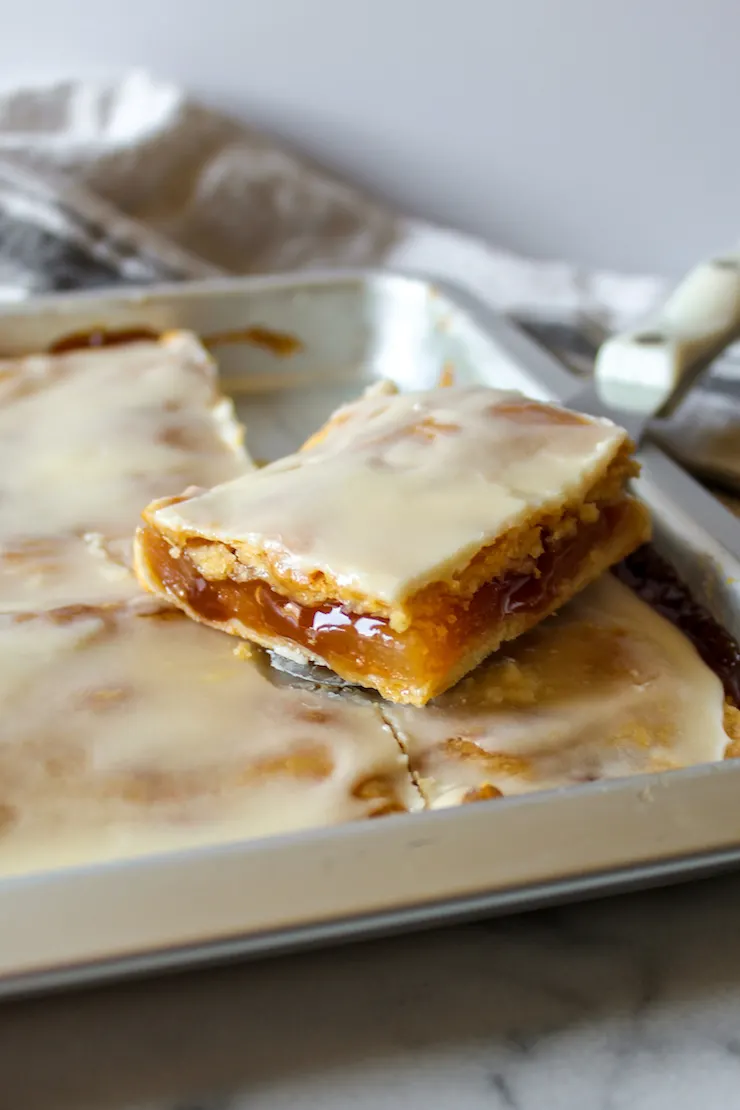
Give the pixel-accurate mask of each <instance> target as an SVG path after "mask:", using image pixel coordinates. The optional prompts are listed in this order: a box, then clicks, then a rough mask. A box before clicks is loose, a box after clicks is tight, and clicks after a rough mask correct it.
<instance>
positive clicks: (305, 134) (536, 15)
mask: <svg viewBox="0 0 740 1110" xmlns="http://www.w3.org/2000/svg"><path fill="white" fill-rule="evenodd" d="M0 12H2V34H0V81H1V82H2V83H3V84H8V83H10V82H12V81H15V80H26V81H30V80H32V79H34V78H36V77H38V76H60V75H69V74H71V73H76V72H80V73H94V74H100V73H104V72H106V71H111V70H120V69H123V68H124V67H126V66H129V65H134V64H135V65H143V66H146V67H147V68H149V69H151V70H153V71H155V72H157V73H160V74H162V75H164V76H167V77H171V78H174V79H176V80H179V81H181V82H186V83H187V84H189V85H190V87H191V88H192V89H193V91H194V92H196V93H198V94H200V95H201V96H203V97H205V98H206V99H208V100H209V101H210V102H212V103H214V104H216V105H221V106H223V107H225V108H228V109H229V110H231V111H234V112H236V113H238V114H240V115H242V116H244V117H245V118H250V119H252V120H254V121H255V122H258V123H260V124H263V125H265V126H267V127H271V128H273V129H274V130H275V131H276V132H278V133H280V134H281V135H283V136H284V137H286V138H289V139H291V140H293V141H294V142H296V143H298V144H299V145H300V146H302V147H303V148H305V149H306V150H309V151H311V152H312V153H314V154H315V155H317V156H318V157H319V158H321V159H322V160H323V161H324V162H325V163H327V164H329V165H330V166H333V167H335V168H338V169H340V170H343V171H345V172H347V173H349V174H352V175H353V176H354V177H355V178H357V179H358V180H360V181H361V182H364V183H365V184H367V185H370V186H372V187H373V188H374V189H375V191H376V192H378V193H379V194H381V195H383V196H385V197H387V198H389V199H392V200H394V201H396V202H398V203H399V204H401V205H403V206H405V207H406V208H408V209H414V210H416V211H418V212H420V213H422V214H425V215H427V216H430V217H434V218H437V219H439V220H443V221H446V222H449V223H451V224H456V225H458V226H460V227H462V228H465V229H468V230H472V231H477V232H480V233H483V234H485V235H486V236H488V237H489V238H491V239H492V240H495V241H497V242H499V243H501V244H503V245H506V246H509V247H512V248H516V249H518V250H521V251H525V252H529V253H532V254H535V255H540V256H544V257H565V256H570V257H572V258H574V259H576V260H578V261H580V262H582V263H584V264H589V265H590V264H594V265H606V266H613V267H619V268H625V269H655V270H661V271H663V272H665V273H668V274H676V273H678V272H680V270H681V269H683V268H684V267H686V266H687V265H689V264H690V263H691V262H693V261H695V260H696V259H698V258H699V257H700V256H701V255H702V254H703V253H705V252H706V251H709V250H713V249H714V248H716V247H722V246H726V245H727V244H728V243H731V242H734V241H735V239H736V238H737V237H740V143H739V142H738V134H737V131H738V125H737V120H738V114H739V112H738V109H739V108H740V62H739V59H740V50H739V49H738V47H740V4H739V3H738V0H0Z"/></svg>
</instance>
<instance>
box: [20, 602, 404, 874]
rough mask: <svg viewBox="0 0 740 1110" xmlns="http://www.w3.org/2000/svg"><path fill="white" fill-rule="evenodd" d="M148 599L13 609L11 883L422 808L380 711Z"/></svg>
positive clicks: (397, 747) (398, 749)
mask: <svg viewBox="0 0 740 1110" xmlns="http://www.w3.org/2000/svg"><path fill="white" fill-rule="evenodd" d="M144 601H145V603H146V605H147V606H148V608H145V609H143V610H138V611H137V609H136V607H135V606H134V607H130V606H129V607H123V608H121V609H115V608H113V607H107V608H102V609H96V608H94V607H87V608H86V607H79V609H78V610H77V611H75V612H70V611H67V612H58V611H57V612H55V613H51V614H48V613H47V614H41V615H29V614H12V615H10V614H6V615H4V616H0V701H1V702H2V706H3V712H2V715H0V782H1V783H2V795H1V796H0V875H2V874H10V873H24V872H28V871H34V870H38V869H41V868H43V869H50V868H54V867H60V866H67V865H71V864H78V863H88V862H92V861H95V860H107V859H114V858H124V857H131V856H139V855H142V854H147V853H153V852H158V851H163V850H170V849H175V848H187V847H194V846H196V845H201V844H214V843H222V842H227V841H236V840H241V839H244V838H251V837H262V836H266V835H270V834H274V833H282V832H287V831H290V830H294V829H304V828H308V827H311V826H319V825H332V824H337V823H339V822H343V821H350V820H353V819H356V818H365V817H374V816H380V815H383V814H386V813H392V812H402V811H405V810H407V809H413V808H418V807H419V806H420V804H421V802H420V797H419V794H418V791H417V790H416V788H415V787H414V786H413V784H412V780H411V777H410V775H409V773H408V768H407V764H406V760H405V757H404V756H403V755H402V753H401V750H400V748H399V746H398V744H397V742H396V740H395V739H394V736H393V733H392V732H391V730H390V729H389V728H388V727H387V726H386V725H385V724H384V722H383V721H382V719H381V717H380V715H379V714H378V712H377V710H376V709H375V708H374V707H372V706H369V705H364V704H357V703H353V702H348V703H344V702H342V701H341V700H339V699H337V698H331V697H330V696H328V695H325V694H322V693H318V692H313V691H304V690H297V689H292V688H287V687H280V686H278V685H275V682H274V680H273V678H272V677H271V672H270V669H269V667H265V668H264V669H263V668H261V667H260V666H259V665H258V663H257V662H255V660H254V659H252V658H244V656H245V655H246V654H247V653H248V651H249V648H248V647H247V645H238V646H235V643H234V641H233V640H232V639H231V638H230V637H228V636H224V635H222V634H220V633H217V632H212V631H210V630H209V629H205V628H201V627H198V626H197V625H195V624H194V623H193V622H192V621H190V620H188V619H187V618H186V617H184V616H183V615H182V614H180V613H178V612H177V611H176V610H174V609H168V610H162V608H161V607H158V606H157V607H156V609H155V607H154V606H152V603H151V602H149V601H148V600H147V599H144ZM39 690H43V696H39Z"/></svg>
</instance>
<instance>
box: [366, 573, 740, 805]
mask: <svg viewBox="0 0 740 1110" xmlns="http://www.w3.org/2000/svg"><path fill="white" fill-rule="evenodd" d="M723 702H724V698H723V692H722V687H721V683H720V681H719V679H718V678H717V677H716V675H715V674H713V672H712V671H710V670H709V668H708V667H707V666H706V665H705V664H704V663H703V662H702V660H701V659H700V658H699V656H698V654H697V653H696V651H695V650H694V648H693V646H692V645H691V644H690V642H689V641H688V640H687V639H686V637H685V636H683V634H682V633H680V632H679V631H678V630H677V629H676V628H674V627H673V626H672V625H671V624H669V623H668V621H666V620H664V619H663V618H662V617H660V616H659V615H658V614H657V613H655V612H654V611H653V610H652V609H650V608H649V606H647V605H646V604H645V603H644V602H642V601H641V600H640V599H639V598H637V597H636V596H635V595H634V594H633V593H632V592H631V591H630V590H629V589H627V587H626V586H623V585H621V583H619V582H617V581H616V579H614V578H613V577H612V576H611V575H609V574H606V575H604V576H603V577H602V578H601V579H599V581H598V582H596V583H595V584H594V585H592V586H590V587H589V588H588V589H587V590H586V591H584V593H582V594H581V595H580V596H579V597H578V598H577V599H576V600H575V601H572V602H571V603H570V604H569V605H568V606H566V607H565V608H564V609H563V610H561V612H560V614H559V615H558V616H556V617H553V618H551V619H550V620H549V621H546V622H545V623H544V624H542V625H540V626H539V627H538V628H537V629H535V630H534V631H533V632H530V633H528V634H527V635H526V636H524V637H522V638H521V639H520V640H518V641H516V642H515V643H513V644H509V645H507V646H506V648H505V649H502V651H501V652H500V653H499V655H498V656H496V657H495V658H494V659H493V660H491V661H489V662H488V663H486V664H484V665H483V666H482V667H481V668H479V670H478V671H476V672H475V673H474V674H473V675H471V676H469V677H468V678H467V679H465V680H464V681H463V682H462V683H460V685H459V686H458V687H456V688H455V689H454V690H452V691H450V692H449V693H448V694H445V695H444V696H443V697H441V698H439V699H438V700H437V701H436V702H432V703H431V704H430V705H428V706H426V707H425V708H424V709H421V710H418V709H412V708H407V707H400V706H390V705H387V706H384V709H383V712H384V715H385V717H386V719H387V720H388V721H389V722H390V723H391V724H392V726H393V727H394V729H395V730H396V731H397V734H398V735H399V737H400V739H401V740H402V742H403V744H404V747H405V749H406V751H407V752H408V754H409V758H410V764H411V767H412V768H413V769H414V770H415V771H416V773H417V774H418V777H419V783H420V786H421V788H422V791H423V793H424V794H425V796H426V798H427V799H428V801H429V802H430V803H431V804H432V805H433V806H435V807H436V806H447V805H453V804H456V803H457V802H459V801H461V800H462V798H463V797H464V795H465V793H466V792H467V791H468V790H471V789H477V788H480V787H482V786H483V785H485V784H487V783H490V784H491V785H492V786H495V787H496V788H498V789H499V790H500V791H501V792H502V793H504V794H522V793H527V792H529V791H531V790H542V789H546V788H548V787H555V786H567V785H572V784H573V783H578V782H584V781H590V780H592V779H604V778H617V777H620V776H624V775H634V774H640V773H644V772H649V771H657V770H666V769H670V768H676V767H687V766H691V765H692V764H697V763H704V762H710V761H713V760H719V759H722V757H723V755H724V752H725V748H726V746H727V743H728V738H727V735H726V733H725V731H724V728H723V725H722V716H723ZM449 741H452V744H451V745H450V744H449V743H448V742H449ZM471 744H473V745H476V746H477V748H478V749H480V751H479V752H476V750H475V749H473V748H470V747H469V745H471ZM486 757H488V758H486ZM512 757H513V759H512ZM519 760H523V761H524V762H523V763H521V765H520V764H519V763H518V762H517V761H519Z"/></svg>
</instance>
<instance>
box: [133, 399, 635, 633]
mask: <svg viewBox="0 0 740 1110" xmlns="http://www.w3.org/2000/svg"><path fill="white" fill-rule="evenodd" d="M631 448H632V445H631V443H630V441H629V439H628V437H627V434H626V432H624V431H623V430H622V429H621V428H618V427H616V426H615V425H614V424H612V423H610V422H609V421H606V420H596V419H592V418H590V417H586V416H582V415H580V414H578V413H573V412H570V411H568V410H566V409H563V408H559V407H557V406H555V405H546V404H541V403H539V402H536V401H532V400H530V399H528V398H526V397H523V396H522V395H521V394H518V393H511V392H503V391H500V390H494V389H486V388H484V387H470V388H456V387H452V388H447V389H444V390H434V391H431V392H429V393H406V394H398V393H396V394H394V393H392V392H390V391H387V390H382V391H381V390H377V389H376V390H374V391H372V392H371V393H370V394H368V395H366V396H364V397H363V398H361V399H360V400H359V401H356V402H354V403H353V404H351V405H347V406H345V407H344V408H342V409H340V410H338V412H336V413H335V414H334V416H333V417H332V418H331V419H330V420H329V422H328V423H327V424H326V425H325V427H324V428H323V429H322V430H321V431H320V432H319V433H317V434H316V435H315V436H314V437H313V438H312V439H311V440H310V441H309V443H308V444H307V445H306V446H305V448H304V450H303V451H301V452H299V453H298V454H295V455H291V456H288V457H287V458H285V459H281V460H280V461H278V462H276V463H273V464H271V465H270V466H267V467H265V468H264V469H262V470H259V471H254V472H252V473H250V474H248V475H245V476H243V477H241V478H238V479H236V480H235V481H231V482H227V483H225V484H223V485H221V486H218V487H216V488H215V489H213V490H211V491H209V492H208V493H205V494H202V495H200V496H196V497H192V498H189V499H178V500H177V501H175V502H167V503H162V504H160V505H156V504H155V505H153V506H151V507H150V509H149V511H148V512H147V513H146V514H145V515H146V518H147V520H148V521H149V523H150V524H151V525H152V526H153V527H155V528H156V529H157V530H159V531H160V532H162V533H163V534H164V535H166V536H168V538H170V539H171V540H172V541H173V542H174V543H175V544H178V545H182V544H184V543H186V542H187V541H188V540H190V541H195V542H196V543H197V541H198V540H201V541H214V542H216V543H220V544H223V545H226V546H227V547H228V548H229V549H230V553H231V554H230V558H233V559H234V561H235V562H236V563H237V566H236V568H234V567H232V568H231V570H230V575H231V576H232V577H238V576H239V573H238V572H239V564H242V565H244V566H245V568H246V567H251V568H252V570H251V572H250V573H256V574H258V575H259V576H260V577H264V578H265V579H266V580H268V581H271V582H272V583H273V584H276V585H277V584H278V583H280V585H277V588H278V589H280V588H281V586H282V592H286V587H287V588H289V587H290V585H291V584H295V585H296V586H298V587H303V588H304V589H305V587H307V586H308V587H311V588H314V589H315V590H316V591H317V593H318V594H320V593H321V591H322V589H323V586H324V585H325V587H326V589H325V592H326V596H332V597H334V598H337V597H339V598H340V599H342V600H344V599H347V600H349V601H350V602H351V601H352V600H355V599H357V598H362V599H365V600H366V601H367V602H368V603H370V604H372V605H373V606H374V608H375V609H377V610H381V611H382V610H386V611H387V610H390V611H393V610H394V609H396V608H398V607H403V603H404V601H405V599H407V598H408V597H409V596H410V595H412V594H414V593H416V592H417V591H418V590H420V589H421V588H422V587H424V586H425V585H428V584H429V583H431V582H436V581H441V580H448V579H450V578H452V577H453V576H454V575H455V574H457V573H458V572H460V571H461V570H462V569H464V568H465V567H466V566H467V565H468V564H469V563H470V561H471V559H472V558H473V557H474V556H475V555H476V553H478V552H479V551H480V550H481V549H482V548H484V547H487V546H489V545H491V544H494V543H496V542H497V541H498V540H500V539H501V538H502V537H505V536H506V535H507V533H509V532H510V531H511V530H512V529H515V528H520V527H522V526H523V525H526V524H527V523H529V522H531V523H532V524H535V523H536V522H537V521H538V520H540V519H541V518H543V517H548V516H550V517H551V516H552V515H553V514H557V513H558V512H559V511H560V510H563V509H564V508H565V507H571V506H574V505H575V506H577V505H578V503H579V502H580V501H583V500H584V499H585V497H586V496H587V494H588V493H589V491H591V490H592V489H593V488H594V487H595V486H597V485H598V483H599V481H600V480H601V479H603V478H605V476H606V475H607V471H608V470H609V468H610V466H611V465H612V464H613V463H616V464H617V468H618V470H619V474H618V482H617V486H616V489H615V491H613V495H612V496H621V494H622V484H623V482H624V480H625V478H626V477H627V476H628V475H629V473H630V472H634V470H635V469H636V468H635V467H634V465H633V464H632V462H631V460H630V459H629V453H630V451H631ZM235 569H236V572H237V573H235ZM322 584H323V585H322Z"/></svg>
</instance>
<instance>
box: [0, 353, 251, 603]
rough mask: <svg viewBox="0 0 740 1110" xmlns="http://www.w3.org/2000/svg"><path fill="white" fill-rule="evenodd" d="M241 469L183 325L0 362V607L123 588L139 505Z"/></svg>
mask: <svg viewBox="0 0 740 1110" xmlns="http://www.w3.org/2000/svg"><path fill="white" fill-rule="evenodd" d="M249 465H250V464H249V462H248V459H247V456H246V454H245V451H244V448H243V446H242V432H241V429H240V427H239V425H238V424H237V423H236V421H235V419H234V416H233V411H232V408H231V402H230V401H227V400H225V399H224V398H222V397H220V396H219V394H218V391H217V387H216V372H215V367H214V364H213V362H212V360H211V359H210V357H209V356H208V354H207V353H206V352H205V350H204V349H203V348H202V347H201V345H200V343H199V342H198V341H197V339H196V338H195V337H194V336H192V335H190V334H188V333H184V332H173V333H170V334H166V335H164V336H163V337H162V338H161V340H159V341H156V340H154V341H149V342H138V343H128V344H126V345H124V346H112V347H102V348H99V349H91V350H76V351H70V352H68V353H63V354H42V355H34V356H30V357H27V358H19V359H5V360H0V610H3V609H4V610H8V609H11V608H14V609H24V608H40V607H49V606H53V605H66V604H71V603H77V602H82V601H110V600H116V599H120V598H122V597H126V596H133V595H135V594H136V593H137V592H138V588H137V585H136V581H135V579H134V576H133V574H132V571H131V534H132V532H133V530H134V528H135V527H136V523H137V520H138V519H139V514H140V512H141V506H142V505H144V504H146V503H147V501H148V500H149V499H151V497H153V496H158V495H163V494H166V493H176V492H181V491H182V489H183V488H184V487H185V486H186V485H189V484H192V483H197V482H199V483H201V484H202V485H205V486H208V485H212V484H213V483H218V482H222V481H225V480H227V479H229V478H234V477H236V476H237V475H239V474H242V473H243V472H244V471H245V470H246V469H247V468H248V467H249Z"/></svg>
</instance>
